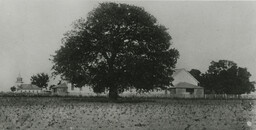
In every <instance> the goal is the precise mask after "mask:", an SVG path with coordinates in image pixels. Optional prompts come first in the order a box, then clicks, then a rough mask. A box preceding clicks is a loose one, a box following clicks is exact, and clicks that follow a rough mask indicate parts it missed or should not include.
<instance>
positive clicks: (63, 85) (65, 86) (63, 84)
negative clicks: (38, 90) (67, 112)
mask: <svg viewBox="0 0 256 130" xmlns="http://www.w3.org/2000/svg"><path fill="white" fill-rule="evenodd" d="M67 87H68V86H67V84H66V83H62V84H60V85H56V86H54V87H52V88H67Z"/></svg>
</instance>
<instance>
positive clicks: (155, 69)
mask: <svg viewBox="0 0 256 130" xmlns="http://www.w3.org/2000/svg"><path fill="white" fill-rule="evenodd" d="M167 30H168V29H167V28H166V27H164V26H163V25H160V24H159V23H158V22H157V20H156V18H155V17H154V16H152V15H151V14H149V13H147V12H146V11H145V10H144V9H143V8H141V7H137V6H133V5H127V4H117V3H109V2H107V3H101V4H100V5H99V6H98V7H97V8H95V9H94V10H92V11H91V12H90V13H89V14H88V17H87V19H83V18H81V19H79V20H77V21H76V22H75V23H74V28H73V29H72V30H71V31H68V32H67V33H66V34H65V35H64V38H63V39H62V43H63V45H62V46H61V48H60V49H59V50H57V51H56V53H55V55H53V59H52V61H53V63H54V65H53V70H54V73H53V74H54V75H61V77H62V78H63V79H65V80H67V81H69V82H71V83H72V84H73V85H75V86H76V87H82V86H84V85H89V86H91V87H93V88H94V91H95V92H102V91H105V90H109V96H110V98H115V99H116V98H117V97H118V93H119V92H122V91H123V90H125V89H127V88H129V87H135V88H137V89H143V90H152V89H154V88H156V87H160V88H163V87H165V86H168V85H170V83H171V81H172V80H173V79H172V77H171V75H172V73H173V70H174V68H175V64H176V62H177V59H178V57H179V53H178V51H177V50H176V49H174V48H171V47H170V46H171V42H170V40H171V36H170V35H169V33H168V31H167Z"/></svg>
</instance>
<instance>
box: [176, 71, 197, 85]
mask: <svg viewBox="0 0 256 130" xmlns="http://www.w3.org/2000/svg"><path fill="white" fill-rule="evenodd" d="M181 71H184V72H186V73H187V74H188V75H189V76H190V77H192V78H193V79H194V80H195V81H196V82H197V83H199V81H198V80H197V79H196V78H195V77H194V76H193V75H191V74H190V73H189V72H188V71H187V70H185V69H184V68H182V69H175V70H174V72H173V74H172V77H175V76H176V75H178V74H179V73H180V72H181Z"/></svg>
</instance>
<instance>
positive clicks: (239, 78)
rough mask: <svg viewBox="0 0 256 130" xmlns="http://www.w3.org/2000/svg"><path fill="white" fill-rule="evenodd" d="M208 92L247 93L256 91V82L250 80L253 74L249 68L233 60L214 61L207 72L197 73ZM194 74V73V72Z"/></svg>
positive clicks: (196, 75)
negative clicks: (238, 64)
mask: <svg viewBox="0 0 256 130" xmlns="http://www.w3.org/2000/svg"><path fill="white" fill-rule="evenodd" d="M193 73H194V76H195V77H199V79H200V80H199V81H200V82H201V86H203V87H204V88H205V89H206V93H217V94H245V93H250V92H253V91H255V87H254V84H255V83H254V82H251V81H250V79H249V78H250V77H251V74H250V73H249V72H248V71H247V68H242V67H238V66H237V64H236V63H235V62H233V61H228V60H219V61H218V62H215V61H212V62H211V65H210V66H209V69H208V70H207V72H206V73H205V74H200V76H198V73H195V71H193ZM192 75H193V74H192Z"/></svg>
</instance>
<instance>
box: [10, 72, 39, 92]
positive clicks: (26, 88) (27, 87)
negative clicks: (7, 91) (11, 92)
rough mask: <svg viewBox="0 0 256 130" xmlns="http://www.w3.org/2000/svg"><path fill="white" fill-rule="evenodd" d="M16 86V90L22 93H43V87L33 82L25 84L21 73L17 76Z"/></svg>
mask: <svg viewBox="0 0 256 130" xmlns="http://www.w3.org/2000/svg"><path fill="white" fill-rule="evenodd" d="M15 87H16V92H18V93H22V92H26V93H42V89H41V88H39V87H38V86H36V85H33V84H24V83H23V81H22V77H21V76H20V74H19V76H18V77H17V81H16V85H15Z"/></svg>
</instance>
